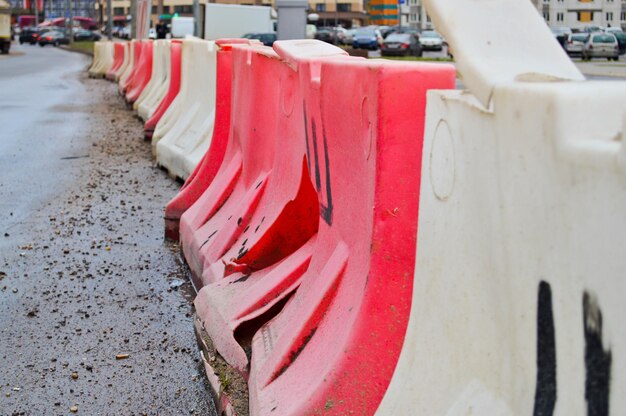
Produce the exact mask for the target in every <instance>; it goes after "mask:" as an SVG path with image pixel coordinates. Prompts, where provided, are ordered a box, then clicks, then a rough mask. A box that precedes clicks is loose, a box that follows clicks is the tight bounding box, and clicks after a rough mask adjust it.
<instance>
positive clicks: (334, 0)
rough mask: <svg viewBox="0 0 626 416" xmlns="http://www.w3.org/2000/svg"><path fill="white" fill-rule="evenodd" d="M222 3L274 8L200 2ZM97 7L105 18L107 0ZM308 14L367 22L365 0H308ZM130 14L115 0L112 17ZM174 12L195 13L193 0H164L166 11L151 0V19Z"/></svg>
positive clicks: (261, 0)
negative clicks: (160, 11)
mask: <svg viewBox="0 0 626 416" xmlns="http://www.w3.org/2000/svg"><path fill="white" fill-rule="evenodd" d="M204 3H220V4H241V5H246V6H267V7H272V8H275V4H274V0H218V1H215V0H213V1H206V0H200V4H204ZM96 8H97V9H98V10H99V11H100V12H99V13H98V15H99V16H101V18H102V22H104V21H106V16H107V12H106V0H97V5H96ZM309 13H315V14H317V15H318V16H319V19H318V20H317V22H315V23H316V24H317V25H318V26H335V25H341V26H343V27H346V28H349V27H353V26H363V25H364V24H366V21H367V14H366V13H365V9H364V7H363V2H362V0H309ZM129 14H130V0H113V16H114V17H113V20H114V22H116V23H119V24H123V22H124V21H125V16H127V15H129ZM174 14H176V15H178V16H193V0H163V11H162V13H159V10H158V3H157V0H153V1H152V20H153V22H156V21H158V20H160V19H163V20H168V19H170V18H171V17H172V16H173V15H174Z"/></svg>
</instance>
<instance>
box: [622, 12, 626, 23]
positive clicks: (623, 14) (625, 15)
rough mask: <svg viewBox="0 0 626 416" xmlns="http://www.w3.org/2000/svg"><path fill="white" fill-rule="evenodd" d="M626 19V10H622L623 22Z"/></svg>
mask: <svg viewBox="0 0 626 416" xmlns="http://www.w3.org/2000/svg"><path fill="white" fill-rule="evenodd" d="M624 21H626V12H622V22H624Z"/></svg>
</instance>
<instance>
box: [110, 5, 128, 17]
mask: <svg viewBox="0 0 626 416" xmlns="http://www.w3.org/2000/svg"><path fill="white" fill-rule="evenodd" d="M113 14H114V15H115V16H124V15H125V14H126V13H124V8H123V7H114V8H113Z"/></svg>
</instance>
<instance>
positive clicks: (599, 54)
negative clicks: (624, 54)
mask: <svg viewBox="0 0 626 416" xmlns="http://www.w3.org/2000/svg"><path fill="white" fill-rule="evenodd" d="M582 57H583V60H586V61H589V60H591V59H592V58H606V59H608V60H609V61H610V60H611V59H613V60H614V61H617V60H618V59H619V45H618V43H617V39H616V38H615V36H613V35H612V34H610V33H602V32H595V33H590V34H589V39H587V42H585V46H584V47H583V51H582Z"/></svg>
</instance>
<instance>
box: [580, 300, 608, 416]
mask: <svg viewBox="0 0 626 416" xmlns="http://www.w3.org/2000/svg"><path fill="white" fill-rule="evenodd" d="M583 326H584V328H585V373H586V375H585V400H586V401H587V415H588V416H606V415H608V414H609V391H610V383H611V361H612V356H611V351H610V350H605V349H604V346H603V345H602V312H601V311H600V308H599V306H598V302H597V300H596V298H595V297H593V296H591V295H590V294H589V293H587V292H585V293H583Z"/></svg>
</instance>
